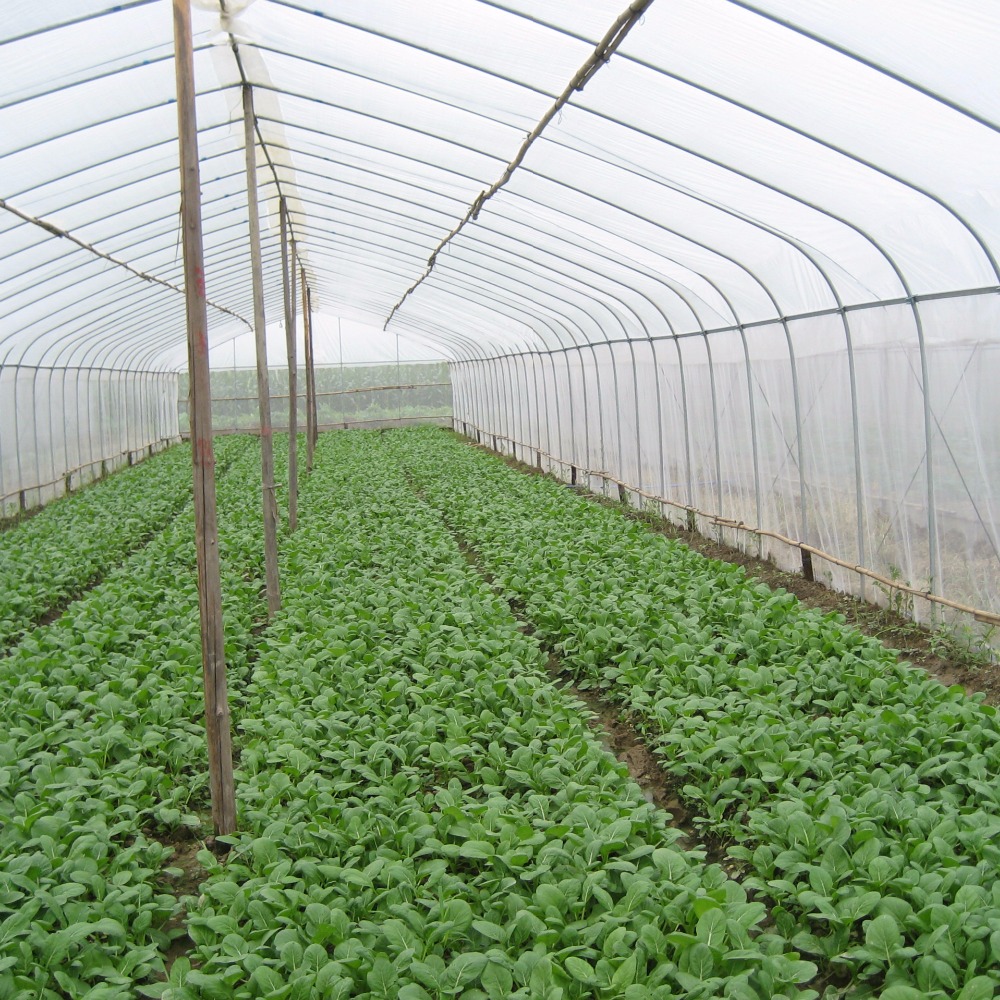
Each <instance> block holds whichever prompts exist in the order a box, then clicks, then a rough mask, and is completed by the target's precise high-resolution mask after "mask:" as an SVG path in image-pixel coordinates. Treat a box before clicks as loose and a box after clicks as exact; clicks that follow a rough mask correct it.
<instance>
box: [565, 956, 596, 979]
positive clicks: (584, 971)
mask: <svg viewBox="0 0 1000 1000" xmlns="http://www.w3.org/2000/svg"><path fill="white" fill-rule="evenodd" d="M565 964H566V972H567V973H568V974H569V975H570V976H571V977H572V978H573V979H575V980H576V981H577V982H578V983H587V984H588V985H589V984H590V983H595V982H597V976H596V975H595V973H594V967H593V966H592V965H591V964H590V963H589V962H585V961H584V960H583V959H582V958H577V957H576V956H575V955H571V956H570V957H569V958H567V959H566V963H565Z"/></svg>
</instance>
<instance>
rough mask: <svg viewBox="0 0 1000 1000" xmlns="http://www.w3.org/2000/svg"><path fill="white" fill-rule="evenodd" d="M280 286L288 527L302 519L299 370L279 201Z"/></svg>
mask: <svg viewBox="0 0 1000 1000" xmlns="http://www.w3.org/2000/svg"><path fill="white" fill-rule="evenodd" d="M280 214H281V285H282V291H283V292H284V298H285V352H286V354H287V356H288V530H289V531H294V530H295V529H296V528H297V527H298V522H299V441H298V433H299V373H298V368H297V365H298V359H297V358H296V356H295V347H296V345H295V299H296V296H295V270H296V269H295V245H294V243H293V244H292V247H291V252H289V246H288V243H289V236H290V233H289V223H288V206H287V205H286V203H285V199H284V197H282V198H281V201H280Z"/></svg>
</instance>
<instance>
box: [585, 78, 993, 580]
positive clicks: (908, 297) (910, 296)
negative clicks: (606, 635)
mask: <svg viewBox="0 0 1000 1000" xmlns="http://www.w3.org/2000/svg"><path fill="white" fill-rule="evenodd" d="M642 65H646V64H642ZM649 68H653V67H649ZM658 72H663V73H664V75H667V76H669V77H671V78H673V79H677V80H678V82H682V83H689V84H690V85H691V86H695V87H697V85H696V84H693V83H690V81H686V80H683V79H682V78H680V77H676V76H675V75H674V74H670V73H666V72H665V71H658ZM697 89H699V90H705V88H701V87H698V88H697ZM705 92H706V93H709V94H710V95H712V96H715V97H719V98H720V99H722V100H724V101H727V102H728V103H733V104H735V105H736V106H737V107H740V108H741V109H744V110H750V109H748V108H746V107H745V106H744V105H742V104H740V103H739V102H735V101H731V100H730V99H728V98H725V97H724V96H723V95H719V94H717V93H716V92H714V91H708V90H705ZM575 106H577V105H575ZM592 113H596V112H592ZM752 113H756V112H752ZM601 117H602V118H605V119H606V120H609V121H611V122H612V123H614V124H618V125H622V126H623V127H625V128H628V129H630V130H631V131H635V132H637V133H639V134H642V135H645V136H647V137H649V138H651V139H653V140H655V141H659V142H664V143H666V144H667V145H670V146H673V147H674V148H676V149H678V150H679V151H682V152H684V153H687V154H689V155H692V156H695V157H697V158H699V159H702V160H704V161H706V162H710V163H712V164H713V165H715V166H719V167H720V168H721V169H723V170H726V171H729V172H732V173H734V174H736V175H738V176H740V177H743V178H745V179H748V180H750V181H751V182H752V183H756V184H760V185H762V186H764V187H766V188H767V189H769V190H771V191H773V192H775V193H777V194H780V195H783V196H785V197H787V198H789V199H791V200H794V201H796V202H798V203H800V204H804V205H806V206H807V207H809V208H812V209H814V210H816V211H818V212H820V213H821V214H824V215H826V216H828V217H829V218H832V219H834V220H835V221H837V222H839V223H841V224H843V225H845V226H846V227H848V228H849V229H851V230H853V231H854V232H856V233H858V235H860V236H861V237H862V238H863V239H865V240H866V241H867V242H868V243H869V244H870V245H871V246H872V247H873V248H874V249H875V250H876V251H877V252H878V253H879V254H880V256H881V257H882V258H883V259H884V260H885V261H886V263H887V264H888V265H889V267H890V268H891V269H892V271H893V273H894V274H895V276H896V279H897V280H898V281H899V283H900V287H901V288H902V290H903V293H904V296H905V301H906V302H907V303H908V304H909V307H910V310H911V313H912V316H913V321H914V328H915V333H916V338H917V346H918V351H919V354H920V362H921V381H922V395H923V401H924V439H925V453H926V468H927V486H926V489H927V506H928V512H927V513H928V536H929V538H930V539H931V543H930V562H931V566H930V571H931V572H930V575H931V583H932V585H933V582H934V580H935V579H936V578H937V576H938V567H939V564H940V554H939V551H938V544H939V543H938V536H937V526H936V524H937V516H936V503H935V499H934V483H933V447H932V440H933V427H932V414H931V412H930V380H929V379H930V372H929V365H928V361H927V352H926V343H925V338H924V332H923V321H922V318H921V316H920V312H919V309H918V308H917V298H916V296H915V295H914V293H913V291H912V289H911V287H910V285H909V282H908V280H907V278H906V276H905V274H904V273H903V271H902V268H901V267H900V266H899V265H898V263H897V262H896V260H895V258H894V257H893V256H892V255H891V254H890V253H889V252H888V251H887V250H886V249H885V247H883V246H882V245H881V244H880V243H879V242H878V241H877V240H876V239H875V238H874V237H873V236H872V235H871V234H870V233H869V232H867V231H866V230H865V229H863V228H862V227H861V226H860V225H858V224H857V223H853V222H851V221H849V220H847V219H845V218H843V217H842V216H840V215H838V214H836V213H833V212H831V211H829V210H827V209H823V208H821V207H819V206H818V205H815V204H813V203H811V202H808V201H806V200H805V199H803V198H800V197H798V196H796V195H794V194H792V193H790V192H788V191H786V190H785V189H783V188H779V187H777V186H776V185H773V184H770V183H768V182H766V181H763V180H761V179H760V178H756V177H752V176H751V175H749V174H747V173H745V172H743V171H739V170H737V169H736V168H734V167H731V166H729V165H727V164H723V163H722V162H721V161H718V160H715V159H713V158H710V157H707V156H705V155H703V154H700V153H698V152H696V151H694V150H691V149H689V148H687V147H685V146H681V145H679V144H677V143H673V142H671V141H670V140H668V139H665V138H662V137H658V136H655V135H653V134H652V133H648V132H645V131H644V130H642V129H638V128H635V127H634V126H630V125H628V124H627V123H624V122H620V121H618V120H616V119H613V118H610V117H609V116H604V115H601ZM762 117H767V116H762ZM768 120H771V121H773V122H774V124H777V125H780V126H782V127H790V126H786V124H785V123H782V122H780V121H778V120H777V119H770V118H769V119H768ZM793 131H797V130H794V129H793ZM806 137H807V138H808V136H806ZM816 141H820V140H816ZM831 148H832V149H833V150H834V151H835V152H839V153H842V154H843V155H847V156H849V157H850V154H847V153H845V152H844V151H843V150H840V149H839V148H838V147H831ZM850 158H853V157H850ZM855 159H857V158H855ZM858 162H861V163H862V164H863V165H866V166H868V165H869V164H867V162H866V161H862V160H860V159H858ZM873 169H876V170H878V169H879V168H874V167H873ZM880 172H883V173H885V174H886V176H887V177H889V178H890V179H891V180H895V181H898V182H899V183H903V184H904V185H905V184H906V182H904V181H902V180H901V179H899V178H897V177H896V176H895V175H893V174H891V173H888V172H885V171H880ZM907 186H910V187H912V188H913V189H914V190H915V191H917V193H922V194H927V193H926V192H924V191H923V189H920V188H918V187H916V186H915V185H907ZM932 200H935V201H938V202H939V203H940V204H941V206H942V207H943V208H945V209H946V210H949V211H950V212H951V214H952V215H953V216H954V217H955V218H956V220H957V221H958V222H959V223H960V224H961V225H963V226H965V228H967V230H968V231H969V233H970V234H971V235H972V236H973V238H974V240H975V241H976V242H977V243H978V244H979V245H980V247H981V249H984V250H985V247H983V245H982V241H981V239H980V237H979V235H978V233H976V231H975V230H974V229H972V228H971V227H970V226H968V225H967V223H965V221H964V220H963V219H962V217H961V216H959V215H958V214H957V213H956V212H954V210H950V209H949V207H948V206H947V205H946V204H945V203H944V202H943V201H940V200H939V199H935V198H932ZM986 256H987V261H988V262H989V263H990V264H991V266H992V267H993V269H994V272H995V273H997V275H998V280H1000V271H998V270H997V263H996V261H995V259H994V258H993V257H992V255H990V254H989V253H988V251H987V252H986ZM817 269H818V270H819V272H820V273H821V274H823V277H824V278H826V277H827V276H826V275H825V273H823V271H822V269H820V268H819V267H818V265H817ZM827 280H828V279H827ZM828 286H829V287H830V290H831V292H832V293H833V294H834V296H835V299H836V301H837V304H838V311H839V312H840V313H841V316H842V317H843V324H844V331H845V339H846V343H847V351H848V365H849V373H850V384H851V395H852V419H853V424H854V439H855V440H854V451H855V468H856V471H857V474H856V476H855V479H856V484H855V500H856V504H857V510H858V522H859V523H858V550H859V559H860V560H861V561H862V562H863V561H864V556H865V550H866V545H865V534H864V527H863V523H862V521H863V510H864V504H863V498H862V494H861V479H862V465H861V449H860V437H859V430H858V410H857V382H856V374H855V361H854V349H853V339H852V336H851V330H850V324H849V323H848V320H847V315H846V311H845V305H844V303H843V301H842V299H841V296H840V294H839V292H838V291H837V290H836V288H835V286H834V285H833V284H832V283H830V282H829V280H828ZM782 322H783V324H784V323H786V318H785V317H783V318H782ZM786 329H787V326H786ZM786 335H787V334H786ZM758 520H759V519H758Z"/></svg>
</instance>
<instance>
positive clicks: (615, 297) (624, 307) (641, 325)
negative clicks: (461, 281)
mask: <svg viewBox="0 0 1000 1000" xmlns="http://www.w3.org/2000/svg"><path fill="white" fill-rule="evenodd" d="M494 232H495V231H494ZM504 238H505V239H508V240H510V241H511V242H514V243H516V244H517V245H519V246H523V245H525V244H523V243H520V242H519V241H516V240H514V239H513V238H511V237H506V236H505V237H504ZM480 242H482V241H480V240H478V239H477V238H476V236H475V235H474V234H472V233H470V234H469V235H468V236H467V238H466V243H467V244H468V243H480ZM489 246H490V247H491V248H492V249H495V250H498V249H501V248H500V247H499V246H498V245H497V244H496V243H490V244H489ZM502 249H503V250H504V252H506V253H509V254H511V255H512V256H515V257H517V258H519V259H521V260H524V261H529V262H530V263H532V264H534V263H537V262H536V261H533V260H531V258H530V257H528V256H527V255H525V254H523V253H518V252H517V251H516V250H513V249H510V248H507V247H505V248H502ZM480 252H481V253H483V254H484V255H485V256H487V257H493V254H489V253H487V252H486V251H480ZM458 253H461V248H459V249H458V250H457V251H456V254H453V255H452V256H451V257H450V258H449V262H450V263H452V264H454V261H455V259H456V256H457V254H458ZM548 255H549V256H557V255H555V254H554V253H551V252H550V253H549V254H548ZM557 259H561V260H562V261H563V262H564V263H570V262H569V261H568V259H567V258H559V257H558V256H557ZM546 271H547V273H546V274H543V275H541V277H549V275H550V274H551V273H552V272H553V271H555V273H559V274H562V275H563V276H564V277H566V278H567V279H569V278H570V276H569V275H568V274H567V273H566V272H565V271H560V270H558V269H556V268H553V267H552V266H551V264H547V265H546ZM531 273H532V274H534V273H535V271H534V269H531ZM550 280H553V281H554V283H555V284H556V285H559V286H561V287H564V288H567V289H571V288H573V287H574V284H568V283H564V282H559V281H555V280H554V279H550ZM521 281H522V284H529V285H530V282H526V280H525V279H524V278H523V277H522V279H521ZM580 283H581V284H582V282H580ZM532 287H535V286H532ZM583 287H584V288H586V289H588V291H587V292H585V293H584V294H583V297H584V298H585V299H588V300H590V301H592V302H594V303H595V304H597V305H600V306H602V307H603V308H604V309H606V310H607V311H608V312H609V313H610V314H611V316H612V318H613V319H614V321H615V322H616V323H617V324H618V325H619V326H620V327H621V328H622V332H623V334H624V335H625V340H626V341H627V342H628V344H629V350H630V353H631V355H632V361H633V366H632V373H633V392H634V404H635V409H636V442H637V451H638V453H639V455H640V456H641V429H640V428H641V424H640V421H639V412H638V374H637V371H636V366H635V349H634V347H633V346H632V340H633V338H631V337H630V336H629V334H628V332H627V329H626V327H625V324H624V322H623V321H622V319H621V317H620V316H619V315H618V314H617V313H616V312H615V310H614V309H613V308H611V307H610V306H609V305H608V304H607V303H606V302H602V301H601V300H600V299H598V298H595V296H594V295H593V294H592V291H591V289H592V287H593V286H588V285H586V284H583ZM601 291H602V294H603V295H606V296H607V297H608V298H610V299H612V300H613V301H615V302H617V303H618V305H619V307H620V308H621V309H622V310H623V311H624V312H626V313H630V314H631V315H632V317H633V319H634V322H635V323H636V324H637V325H638V327H639V328H640V329H641V330H642V332H643V333H644V335H645V339H646V340H647V341H648V340H649V337H650V334H649V329H648V328H647V327H646V324H645V322H644V320H643V319H642V318H641V316H639V314H638V313H637V312H635V310H634V309H632V307H631V306H629V305H628V304H627V303H626V302H625V301H624V299H622V298H620V297H619V296H618V295H616V294H615V293H614V292H610V291H608V290H606V289H602V290H601ZM578 294H579V290H578ZM598 329H600V330H601V332H602V333H603V332H604V331H603V328H601V327H600V326H599V327H598ZM609 341H610V337H608V335H607V334H605V342H606V343H607V342H609ZM590 343H591V344H593V341H590ZM609 355H610V357H611V362H612V376H613V379H614V384H615V400H616V408H617V407H619V403H620V394H619V386H618V365H617V359H616V357H615V352H614V351H613V350H612V349H611V348H610V346H609ZM599 372H600V369H599V368H598V367H597V363H596V357H595V373H596V374H597V377H598V386H600V376H599ZM581 377H582V378H585V375H584V373H583V372H581ZM598 391H600V389H598ZM598 414H599V418H600V417H601V413H600V410H599V411H598ZM616 423H617V430H618V455H619V462H624V460H625V451H624V445H623V442H622V425H621V420H620V419H619V420H617V421H616ZM600 425H601V426H603V419H600ZM602 441H603V435H602ZM602 453H603V448H602ZM588 464H589V460H588ZM603 465H604V459H603V454H602V467H603ZM637 472H638V473H639V477H640V479H641V476H642V462H641V457H639V458H638V459H637ZM641 486H642V483H641V482H640V487H641Z"/></svg>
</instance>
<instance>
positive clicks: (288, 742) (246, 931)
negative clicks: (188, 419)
mask: <svg viewBox="0 0 1000 1000" xmlns="http://www.w3.org/2000/svg"><path fill="white" fill-rule="evenodd" d="M385 440H386V439H385V438H384V437H382V436H380V435H379V434H377V433H370V432H350V433H336V434H331V435H325V436H324V437H323V438H322V439H321V441H320V445H319V452H318V464H317V466H316V468H315V469H314V471H313V474H312V476H311V477H310V478H309V479H308V481H307V482H306V483H305V484H304V488H303V492H302V494H301V498H300V501H301V502H300V526H299V530H298V531H297V532H296V534H295V535H294V536H292V537H291V538H288V539H287V540H286V541H285V543H284V546H283V556H282V578H283V599H284V604H283V609H282V611H281V612H280V614H279V615H278V616H276V618H275V619H274V620H273V622H272V623H271V624H270V625H269V626H268V628H267V629H266V630H265V631H264V632H263V633H262V635H261V639H260V642H261V648H260V654H259V656H258V658H257V659H256V661H255V663H254V665H253V669H252V674H251V676H250V678H249V681H248V683H247V684H246V686H245V688H244V689H243V690H242V693H241V701H240V704H239V707H238V722H237V726H236V740H237V743H238V755H239V756H238V771H237V794H238V803H239V811H240V825H241V830H242V831H243V832H241V833H240V834H239V835H238V836H235V837H233V838H228V839H229V842H230V843H231V845H232V851H231V852H230V854H229V855H228V857H227V858H226V859H224V860H220V859H218V858H216V856H215V855H214V854H212V853H210V852H208V851H205V852H202V854H201V855H200V860H201V861H202V863H203V864H204V865H205V866H206V868H207V869H208V870H209V877H208V878H207V880H206V881H205V882H204V883H203V884H202V886H201V892H200V896H199V897H198V899H197V900H195V899H191V900H189V907H190V909H189V918H188V923H187V929H188V933H189V934H190V936H191V938H192V940H193V944H194V946H193V950H192V953H191V954H190V955H189V956H188V957H185V958H182V959H180V960H178V961H177V962H176V963H175V964H174V965H173V967H172V969H171V973H170V981H169V983H167V984H163V985H162V986H150V987H146V988H144V989H143V990H142V992H143V994H144V995H147V996H164V997H168V998H169V1000H194V998H206V997H207V998H214V997H219V998H228V997H237V998H247V997H270V998H281V997H290V998H303V1000H305V998H313V997H324V998H338V997H341V998H346V997H354V998H359V1000H375V998H392V1000H397V998H398V1000H428V998H446V997H461V998H463V1000H511V998H533V1000H571V998H582V997H600V998H608V1000H610V998H621V1000H651V998H671V997H691V998H697V997H723V996H724V997H732V998H738V1000H744V998H745V1000H753V998H759V1000H764V998H780V997H799V998H808V997H816V996H817V993H816V992H815V991H814V990H812V989H810V988H803V987H800V986H799V984H801V983H804V982H808V981H809V980H811V979H812V977H813V976H814V975H815V972H816V966H815V965H814V964H813V963H811V962H808V961H803V960H801V959H800V958H799V956H798V955H797V954H796V953H795V952H794V951H793V950H792V949H791V948H790V947H789V944H788V942H787V940H785V939H783V938H782V936H781V935H780V934H777V933H775V932H774V930H773V929H767V930H765V929H764V921H765V917H766V911H765V908H764V906H763V905H761V904H760V903H755V902H750V901H748V899H747V894H746V892H745V890H744V889H743V888H742V887H741V886H740V885H739V884H738V883H737V882H734V881H732V880H730V879H728V878H727V877H726V875H725V874H724V872H723V871H722V870H721V869H720V868H719V867H718V866H716V865H706V864H704V862H703V859H702V855H701V854H700V853H695V852H691V851H689V850H684V849H682V848H681V847H680V846H679V845H678V842H677V841H678V834H677V832H676V831H675V830H673V829H672V828H670V827H669V826H668V825H667V824H666V821H665V817H664V814H663V813H662V812H660V811H658V810H656V809H654V808H653V807H652V806H650V805H649V804H648V803H647V802H646V801H645V799H644V797H643V795H642V792H641V790H640V789H639V788H638V787H637V786H636V785H635V784H634V783H632V782H631V781H630V780H629V778H628V776H627V773H626V771H625V769H624V768H623V766H622V765H620V764H619V763H618V762H617V761H615V760H614V758H613V757H612V756H611V755H610V754H609V753H607V752H606V751H605V750H604V749H603V748H602V746H601V744H600V743H599V742H598V741H597V739H596V738H595V737H594V735H593V733H592V731H591V730H590V729H589V727H588V725H587V723H586V721H585V719H584V717H583V713H582V712H581V708H582V706H581V705H580V704H579V703H578V702H576V701H575V700H573V699H571V698H569V697H567V696H566V695H565V694H564V693H563V692H562V691H561V690H559V688H557V687H556V686H555V684H554V683H553V682H552V680H551V679H550V678H549V677H548V675H547V673H546V670H545V663H546V654H545V653H544V651H543V650H542V649H541V647H540V645H539V643H538V641H537V640H536V639H535V638H533V637H530V636H528V635H525V634H524V633H523V632H522V631H521V629H520V628H519V626H518V622H517V620H516V619H515V618H514V616H513V615H512V614H511V611H510V608H509V606H508V604H507V603H506V601H504V600H502V599H501V598H499V597H498V596H497V595H496V594H495V593H494V592H493V591H492V590H491V589H490V588H489V587H488V585H486V583H485V582H484V581H483V579H482V577H481V576H480V575H479V574H478V573H477V572H476V570H475V569H474V568H473V567H472V566H470V565H469V562H468V560H467V559H466V558H465V557H464V556H463V554H462V552H461V550H460V549H459V547H458V545H457V544H456V542H455V539H454V537H453V535H452V534H451V532H450V531H449V530H448V528H447V526H446V525H445V524H444V522H443V520H442V518H441V516H440V514H439V513H438V512H436V511H435V510H433V509H432V508H431V507H429V506H428V505H427V504H426V503H424V502H423V501H422V500H420V499H419V498H418V497H417V496H415V495H414V492H413V490H412V489H411V488H410V485H409V483H408V482H407V480H406V479H405V478H404V476H403V475H402V473H401V471H400V469H399V467H398V465H397V463H396V462H395V460H394V458H393V457H392V455H391V454H389V453H388V452H387V451H386V446H385V444H384V443H383V442H384V441H385Z"/></svg>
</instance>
